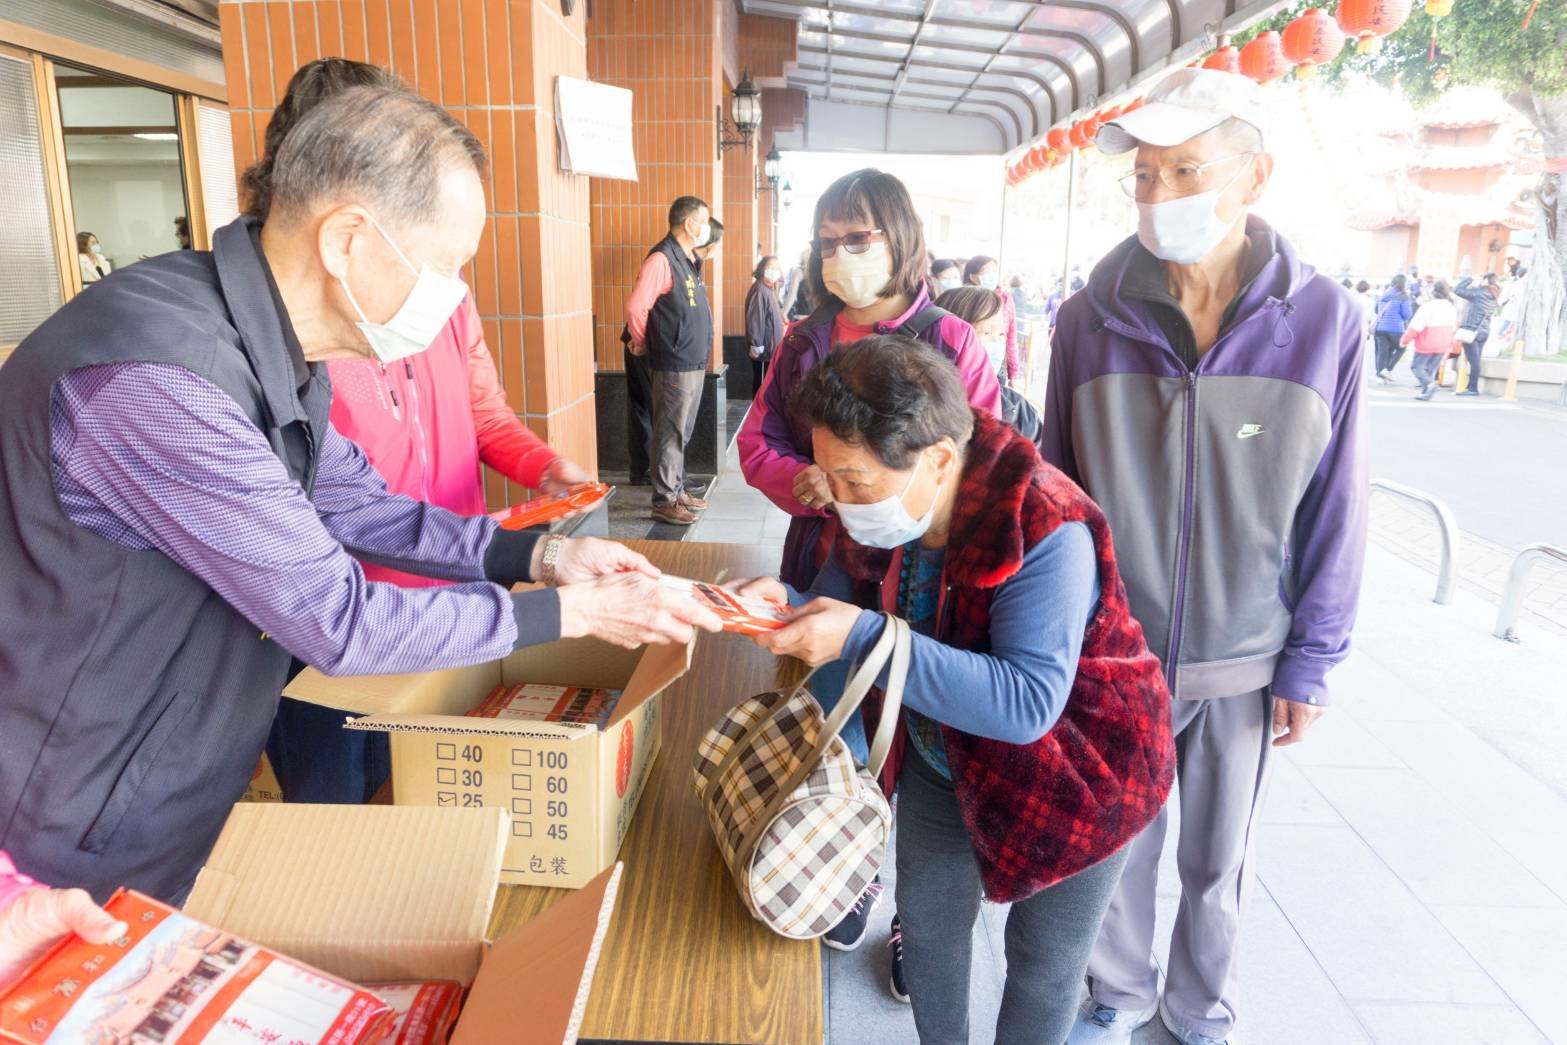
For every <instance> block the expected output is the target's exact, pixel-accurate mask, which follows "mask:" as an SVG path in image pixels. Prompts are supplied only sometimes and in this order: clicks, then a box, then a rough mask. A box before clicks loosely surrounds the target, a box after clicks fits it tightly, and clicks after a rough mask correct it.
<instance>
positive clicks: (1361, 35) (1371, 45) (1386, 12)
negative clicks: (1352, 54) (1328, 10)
mask: <svg viewBox="0 0 1567 1045" xmlns="http://www.w3.org/2000/svg"><path fill="white" fill-rule="evenodd" d="M1409 7H1410V0H1342V2H1341V3H1340V4H1339V5H1338V24H1339V27H1340V28H1341V29H1343V30H1344V32H1346V33H1348V34H1349V35H1350V36H1352V37H1354V38H1355V39H1356V40H1358V41H1360V42H1359V44H1358V45H1357V46H1356V48H1355V49H1356V50H1357V51H1359V52H1360V53H1361V54H1373V53H1375V52H1376V51H1377V50H1379V49H1380V48H1381V46H1382V37H1384V36H1386V35H1388V34H1389V33H1391V32H1393V31H1394V30H1396V29H1397V28H1398V27H1399V26H1401V25H1403V24H1404V22H1405V21H1407V20H1408V18H1409Z"/></svg>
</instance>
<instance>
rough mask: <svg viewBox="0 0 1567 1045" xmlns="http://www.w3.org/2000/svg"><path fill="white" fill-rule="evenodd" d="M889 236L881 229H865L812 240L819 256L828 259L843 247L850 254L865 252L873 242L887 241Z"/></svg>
mask: <svg viewBox="0 0 1567 1045" xmlns="http://www.w3.org/2000/svg"><path fill="white" fill-rule="evenodd" d="M886 241H887V236H886V234H885V233H883V232H882V231H881V229H864V230H861V231H859V232H850V233H847V234H845V235H842V236H817V237H816V239H814V240H812V241H811V245H812V246H813V247H815V248H816V253H817V255H818V256H819V257H821V258H823V259H826V258H830V257H832V256H833V255H834V254H836V253H838V248H839V247H842V248H843V249H844V250H845V251H847V252H848V253H850V254H864V253H865V252H866V251H867V250H870V249H871V244H872V243H885V242H886Z"/></svg>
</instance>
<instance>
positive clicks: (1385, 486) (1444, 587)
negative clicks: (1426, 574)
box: [1371, 479, 1516, 606]
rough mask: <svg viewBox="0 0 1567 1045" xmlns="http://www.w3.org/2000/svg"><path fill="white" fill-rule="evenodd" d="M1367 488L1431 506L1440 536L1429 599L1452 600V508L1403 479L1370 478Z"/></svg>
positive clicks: (1454, 549) (1454, 536)
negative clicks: (1439, 556)
mask: <svg viewBox="0 0 1567 1045" xmlns="http://www.w3.org/2000/svg"><path fill="white" fill-rule="evenodd" d="M1371 489H1372V490H1373V491H1376V490H1381V491H1383V492H1384V493H1390V494H1396V495H1397V496H1399V497H1403V498H1405V499H1406V500H1410V501H1414V502H1415V503H1417V504H1423V505H1425V506H1426V507H1427V508H1429V509H1431V512H1432V514H1433V515H1435V516H1436V528H1437V531H1438V533H1440V534H1441V537H1442V564H1441V567H1440V569H1439V570H1438V572H1437V576H1436V595H1435V596H1434V597H1433V599H1432V601H1433V602H1435V603H1437V605H1439V606H1446V605H1447V604H1448V603H1450V602H1452V601H1453V584H1454V579H1455V578H1456V577H1457V576H1458V520H1457V519H1456V518H1454V516H1453V510H1452V509H1451V508H1449V507H1448V506H1447V505H1446V504H1444V503H1442V502H1441V501H1439V500H1437V499H1436V498H1435V497H1432V496H1431V495H1430V494H1428V493H1425V492H1424V491H1421V490H1416V489H1415V488H1414V487H1412V486H1405V485H1404V484H1403V483H1395V482H1394V481H1393V480H1391V479H1373V480H1371ZM1514 565H1515V566H1516V564H1514Z"/></svg>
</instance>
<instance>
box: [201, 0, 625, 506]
mask: <svg viewBox="0 0 1567 1045" xmlns="http://www.w3.org/2000/svg"><path fill="white" fill-rule="evenodd" d="M584 6H586V5H581V4H579V5H578V8H577V12H576V13H575V14H574V15H573V16H572V17H571V18H569V19H568V18H565V17H564V16H562V15H561V11H560V5H559V3H557V2H555V0H221V6H220V8H219V17H220V20H221V25H222V31H223V58H224V65H225V71H226V73H227V80H228V86H229V107H230V113H231V116H230V119H231V121H232V124H233V130H234V159H235V166H236V168H237V169H240V170H243V169H244V168H245V167H246V166H248V165H249V164H250V163H252V162H253V161H254V159H255V157H256V153H257V150H258V149H259V148H260V146H261V141H262V134H263V133H264V131H265V128H266V123H267V120H268V118H269V117H270V115H271V112H272V109H273V107H274V106H275V104H276V102H277V99H278V98H280V97H281V96H282V94H283V90H284V88H285V87H286V85H287V83H288V79H289V77H290V76H291V75H293V72H294V70H295V69H296V68H297V67H298V66H300V65H302V64H304V63H305V62H308V61H310V60H312V59H314V58H317V57H322V56H339V57H343V58H352V59H357V60H359V61H368V62H373V63H375V64H377V65H384V66H387V67H389V68H391V69H392V70H393V71H395V72H396V73H397V74H398V75H399V76H401V77H402V78H403V79H404V80H405V81H407V82H408V84H409V85H410V86H412V87H414V88H415V89H416V90H417V91H418V92H419V93H420V94H422V95H423V96H425V97H426V98H429V99H431V100H433V101H437V102H439V103H440V104H441V105H443V106H445V107H446V108H447V110H448V111H450V112H451V113H452V114H453V115H454V116H456V117H457V118H458V119H460V120H462V121H463V122H464V123H465V124H466V125H467V126H468V127H469V129H470V130H472V131H473V132H474V134H475V135H476V136H477V137H478V138H479V140H480V141H481V142H483V143H484V146H485V148H486V150H487V151H488V152H489V155H490V165H491V170H490V206H491V211H490V222H489V224H488V226H487V227H486V230H485V236H484V239H483V241H482V243H481V246H480V249H479V254H478V256H477V257H476V258H475V259H474V262H473V264H472V265H470V266H469V268H468V271H467V272H466V273H465V277H466V278H467V280H468V282H469V285H470V286H471V287H472V288H473V293H474V300H475V301H476V303H477V304H478V307H479V314H480V316H481V317H482V319H483V321H484V330H485V339H486V341H487V342H488V344H489V348H490V351H491V352H492V353H493V354H494V356H495V360H496V365H497V367H498V369H499V370H500V375H501V382H502V384H503V385H504V386H505V388H506V394H507V397H508V399H509V400H510V402H511V405H512V408H513V409H514V410H516V412H517V415H518V416H519V417H520V418H522V419H523V420H524V421H525V422H526V423H527V425H528V426H529V427H530V428H532V429H533V430H534V431H535V432H537V433H538V434H539V435H540V436H542V437H544V438H546V439H548V440H549V442H550V445H552V446H554V447H555V448H556V449H557V450H559V451H560V452H561V453H563V454H565V455H566V456H568V457H570V458H572V459H573V460H576V461H577V462H578V463H580V464H581V465H583V467H585V468H587V469H588V470H589V471H593V470H595V469H596V467H597V442H596V439H595V436H594V403H593V354H592V327H591V316H592V313H591V308H592V302H591V298H590V294H589V284H588V279H587V276H588V255H589V244H588V217H589V209H588V179H586V178H583V177H579V176H575V175H566V174H561V173H560V171H559V162H558V156H557V152H556V139H555V117H554V78H555V77H556V76H557V75H565V76H577V77H581V76H585V75H586V74H587V58H586V51H587V44H586V26H585V19H584V16H583V7H584ZM485 485H486V491H487V493H488V496H489V499H490V502H491V504H492V505H493V506H496V507H498V506H500V505H503V504H507V503H510V502H512V501H515V500H519V499H521V498H522V497H523V496H525V495H526V491H524V490H523V489H521V488H520V487H518V486H517V485H516V484H513V483H510V482H507V481H505V480H503V479H502V478H501V477H499V476H497V475H494V474H487V475H486V483H485Z"/></svg>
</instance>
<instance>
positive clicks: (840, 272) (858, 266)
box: [822, 243, 892, 308]
mask: <svg viewBox="0 0 1567 1045" xmlns="http://www.w3.org/2000/svg"><path fill="white" fill-rule="evenodd" d="M822 282H823V283H824V284H826V286H827V289H828V290H830V291H832V295H833V297H835V298H837V299H838V300H839V301H841V302H843V303H844V304H845V305H848V306H849V307H850V308H865V307H867V306H869V305H873V304H875V303H876V301H877V300H878V299H879V298H880V297H881V293H882V291H884V290H886V289H887V284H889V283H891V282H892V255H890V254H888V253H887V244H885V243H871V244H868V245H867V248H866V251H865V253H864V254H850V253H849V252H848V251H846V250H844V249H843V247H842V246H841V245H840V246H839V247H838V249H837V250H836V251H834V252H833V256H832V257H830V258H825V259H823V261H822Z"/></svg>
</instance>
